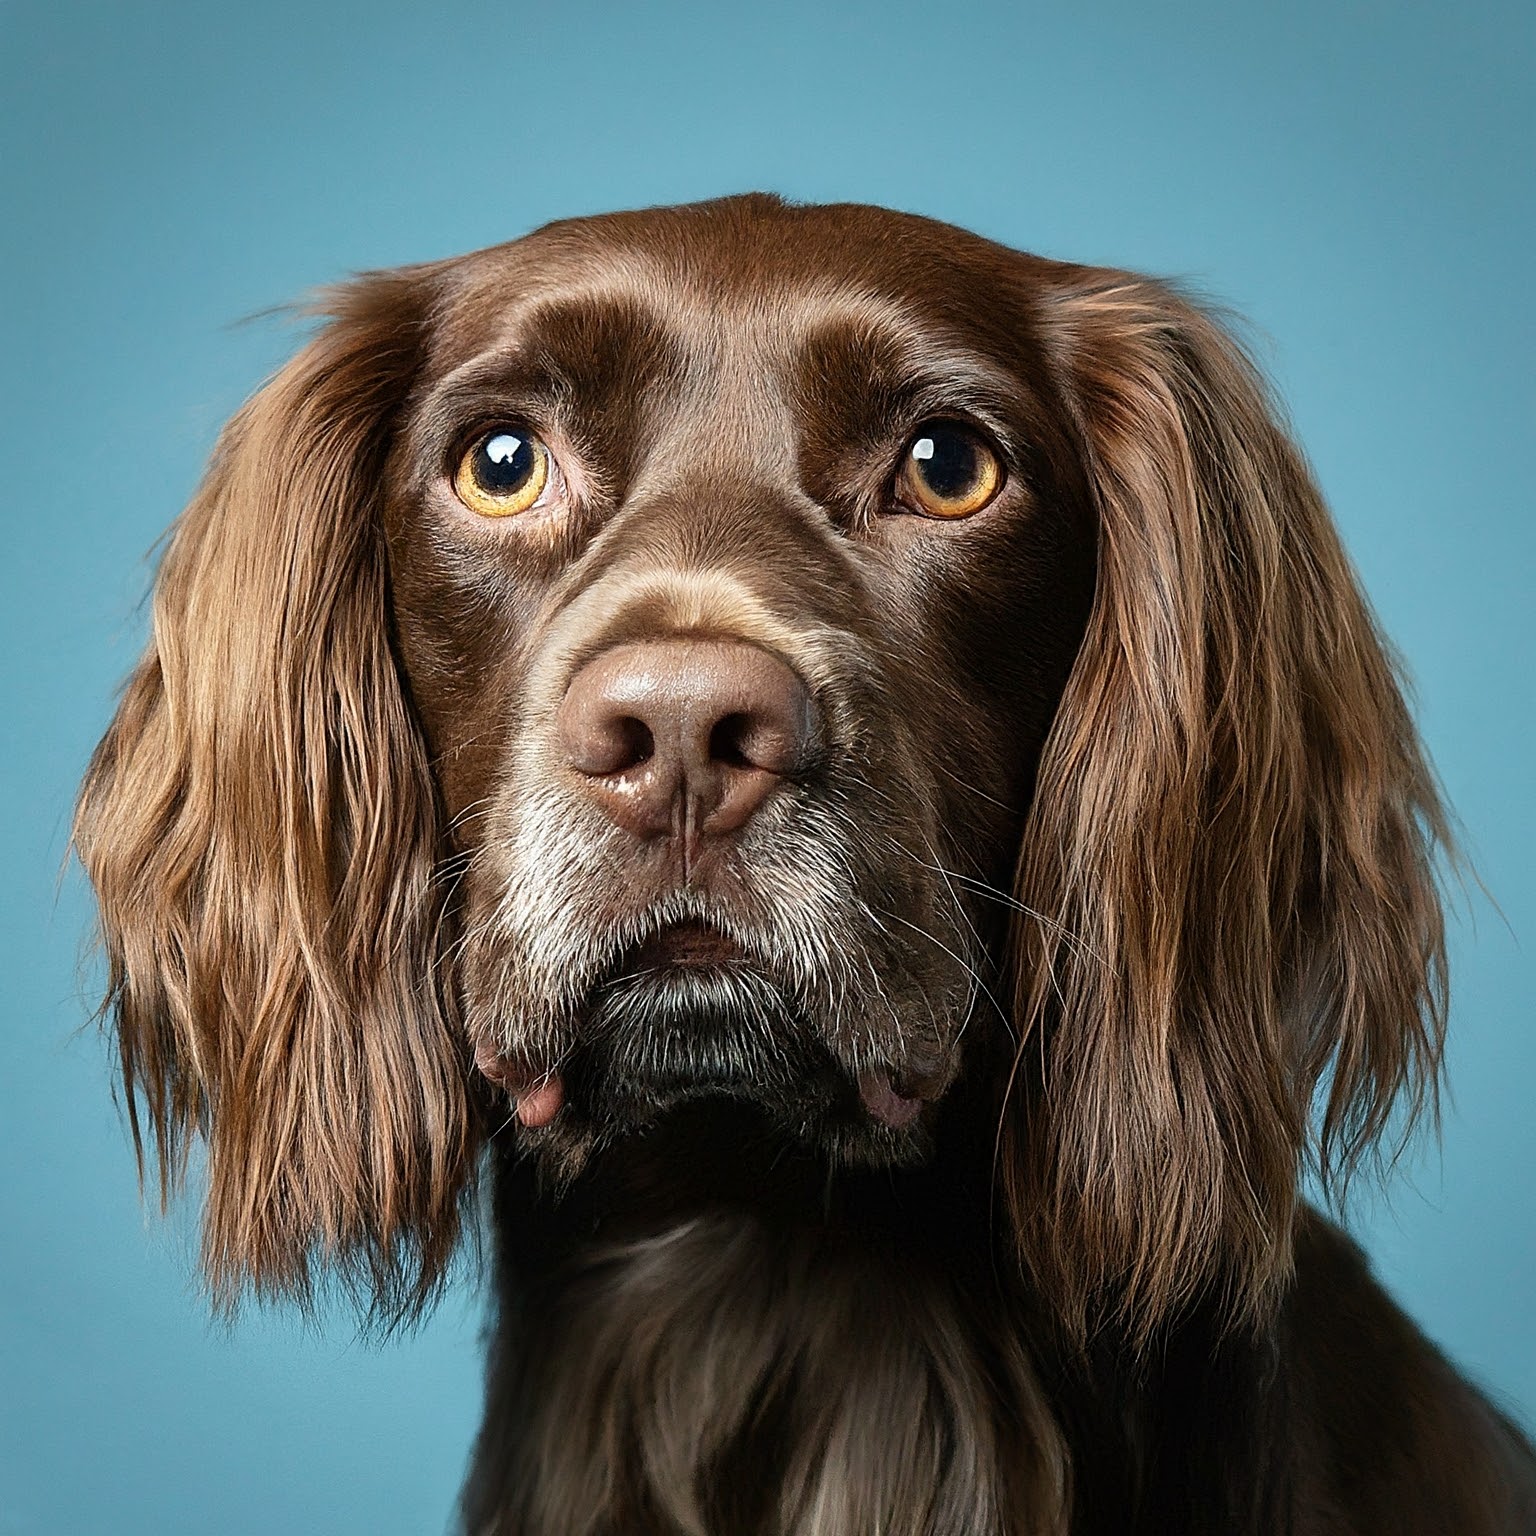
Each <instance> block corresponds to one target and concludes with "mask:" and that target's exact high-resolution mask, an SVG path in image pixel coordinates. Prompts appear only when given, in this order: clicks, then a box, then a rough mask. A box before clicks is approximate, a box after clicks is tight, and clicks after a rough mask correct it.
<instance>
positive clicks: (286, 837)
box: [75, 269, 473, 1314]
mask: <svg viewBox="0 0 1536 1536" xmlns="http://www.w3.org/2000/svg"><path fill="white" fill-rule="evenodd" d="M431 288H432V283H431V279H430V276H429V274H428V272H427V270H425V269H417V270H415V271H411V270H404V271H401V272H397V273H380V274H373V275H369V276H365V277H363V278H361V279H358V280H357V281H356V282H354V283H352V284H349V285H347V286H345V287H344V288H342V289H340V290H338V291H337V292H336V293H335V294H334V295H333V296H332V298H333V302H332V303H331V304H330V305H329V306H328V313H329V314H330V315H331V320H330V323H329V324H328V325H327V327H326V328H325V329H324V330H323V331H321V332H320V333H319V335H318V336H317V337H316V338H315V339H314V340H313V341H312V342H310V344H309V345H308V346H307V347H306V348H305V349H304V350H303V352H301V353H300V354H299V356H298V357H296V358H295V359H294V360H293V361H292V362H291V363H290V364H289V365H288V366H287V367H285V368H284V369H283V370H282V371H281V372H280V373H278V374H277V375H276V376H275V377H274V378H273V379H272V380H271V381H270V382H269V383H268V384H267V385H266V386H265V388H263V389H262V390H261V391H260V392H259V393H258V394H257V395H256V396H255V397H254V398H253V399H252V400H250V401H249V402H248V403H247V404H246V405H245V406H244V407H243V408H242V409H241V411H240V412H239V413H238V414H237V415H236V416H235V417H234V418H233V419H232V420H231V421H230V422H229V424H228V425H227V426H226V427H225V429H224V431H223V433H222V435H221V436H220V438H219V442H218V445H217V448H216V450H215V452H214V455H213V459H212V463H211V465H210V468H209V470H208V473H207V476H206V478H205V480H204V482H203V484H202V486H201V487H200V489H199V490H198V492H197V494H196V496H195V497H194V499H193V501H192V503H191V505H190V506H189V507H188V508H187V510H186V511H185V512H184V513H183V515H182V517H181V518H180V520H179V521H178V522H177V524H176V526H175V528H174V530H173V533H172V536H171V539H170V543H169V546H168V549H167V551H166V553H165V556H164V559H163V561H162V563H161V566H160V570H159V575H158V579H157V584H156V589H155V599H154V627H153V635H152V638H151V641H150V644H149V647H148V650H147V652H146V654H145V656H144V659H143V660H142V662H141V663H140V665H139V667H138V669H137V671H136V672H135V673H134V674H133V676H132V678H131V679H130V681H129V683H128V686H127V689H126V692H125V695H124V697H123V700H122V703H121V706H120V707H119V709H118V711H117V715H116V718H115V719H114V720H113V722H112V725H111V728H110V729H109V730H108V732H107V734H106V737H105V738H104V740H103V741H102V743H101V745H100V746H99V747H98V748H97V750H96V753H95V756H94V757H93V759H92V761H91V765H90V769H89V772H88V775H87V777H86V780H85V784H84V787H83V789H82V791H81V796H80V802H79V807H78V811H77V815H76V822H75V845H76V847H77V849H78V851H79V854H80V857H81V859H82V861H83V863H84V865H85V868H86V870H87V872H88V873H89V875H90V878H91V880H92V881H93V882H94V884H95V887H96V893H97V897H98V900H99V903H100V910H101V928H102V934H103V939H104V947H105V951H106V958H107V965H108V991H107V997H106V1002H105V1005H104V1009H105V1012H106V1013H107V1015H108V1016H109V1018H110V1019H111V1020H112V1022H114V1023H115V1026H116V1029H117V1036H118V1042H119V1045H120V1051H121V1060H122V1071H123V1077H124V1080H125V1083H126V1086H127V1091H128V1103H129V1113H130V1117H131V1120H132V1124H133V1131H134V1138H135V1143H136V1146H137V1147H138V1149H139V1155H140V1165H141V1169H142V1167H143V1159H144V1140H145V1135H144V1133H145V1129H146V1128H145V1126H144V1124H143V1120H144V1118H145V1117H146V1115H147V1122H148V1125H147V1130H148V1137H149V1139H150V1140H151V1141H152V1143H153V1148H154V1152H155V1154H156V1157H157V1160H158V1165H159V1177H160V1187H161V1192H162V1198H164V1196H165V1194H166V1192H167V1191H168V1190H169V1189H170V1188H171V1187H173V1186H174V1185H175V1183H176V1182H177V1180H178V1179H179V1177H180V1174H181V1171H182V1169H183V1166H184V1163H185V1158H186V1151H187V1143H188V1139H189V1137H190V1136H192V1135H194V1134H201V1135H202V1136H203V1137H204V1138H205V1139H206V1142H207V1147H208V1173H207V1177H208V1193H207V1207H206V1212H205V1219H204V1230H203V1257H204V1267H205V1270H206V1273H207V1275H208V1277H209V1280H210V1282H211V1284H212V1286H213V1288H214V1290H215V1293H216V1295H218V1296H219V1297H220V1298H221V1299H222V1300H225V1301H229V1300H231V1299H232V1298H233V1297H234V1296H235V1294H236V1293H237V1292H238V1291H239V1290H240V1289H241V1288H242V1287H243V1286H245V1285H247V1284H249V1285H250V1286H251V1287H253V1288H254V1289H255V1290H256V1291H257V1292H259V1293H266V1294H279V1293H287V1294H295V1295H298V1296H300V1297H301V1298H303V1297H307V1296H308V1295H309V1294H310V1292H311V1287H312V1284H313V1281H314V1280H315V1278H316V1277H317V1273H318V1271H319V1270H320V1269H328V1268H334V1269H335V1270H337V1271H339V1272H340V1273H342V1274H343V1275H344V1276H346V1277H347V1278H349V1279H352V1280H354V1281H357V1282H360V1285H361V1288H362V1289H363V1291H364V1292H365V1293H367V1294H368V1295H369V1296H370V1297H371V1298H372V1300H373V1301H374V1303H375V1304H376V1305H377V1306H379V1307H380V1308H381V1309H382V1310H383V1311H384V1312H385V1313H386V1314H398V1313H400V1312H402V1311H408V1310H410V1309H411V1308H412V1307H413V1306H414V1305H416V1304H419V1303H420V1302H421V1301H422V1300H424V1299H425V1297H426V1296H427V1295H428V1294H429V1292H430V1290H431V1288H432V1285H433V1283H434V1281H435V1280H436V1278H437V1277H439V1276H440V1275H441V1273H442V1270H443V1267H444V1265H445V1264H446V1262H447V1259H448V1257H449V1255H450V1253H451V1250H452V1248H453V1245H454V1242H455V1240H456V1236H457V1230H458V1211H459V1204H460V1197H461V1195H462V1193H463V1191H464V1189H465V1187H466V1184H467V1181H468V1178H469V1174H470V1169H471V1167H472V1162H473V1145H472V1142H473V1136H472V1131H471V1125H472V1116H471V1114H470V1112H469V1104H468V1100H467V1096H466V1087H465V1081H466V1079H465V1069H464V1064H463V1062H462V1060H461V1059H460V1058H461V1051H460V1047H459V1045H458V1044H457V1039H458V1037H457V1034H456V1032H455V1031H454V1030H453V1028H452V1027H451V1023H450V1018H449V1004H448V1002H447V1001H446V999H445V998H444V997H443V996H441V995H440V992H439V986H438V979H437V969H436V960H437V953H438V945H439V933H438V928H439V918H440V914H441V906H442V891H441V886H440V882H439V881H438V880H437V879H436V858H437V845H438V827H439V822H438V812H437V808H436V804H435V798H434V792H433V788H432V783H431V779H430V777H429V773H428V768H427V763H426V759H425V750H424V746H423V743H422V740H421V738H420V736H419V734H418V730H417V727H416V725H415V723H414V721H413V719H412V716H411V712H410V709H409V708H408V706H407V703H406V700H405V697H404V694H403V690H402V686H401V683H400V679H399V675H398V673H397V670H396V665H395V660H394V657H393V655H392V652H391V646H390V640H389V620H388V616H387V612H386V583H387V574H386V567H385V560H384V551H383V543H382V535H381V531H380V526H379V516H378V512H379V509H378V505H377V502H378V499H379V495H380V490H381V482H382V474H383V468H384V461H385V455H386V452H387V450H388V445H389V434H390V424H391V418H392V415H393V413H394V412H395V410H396V409H397V407H398V406H399V404H400V402H401V400H402V398H403V396H404V394H405V391H406V390H407V388H408V386H409V383H410V380H411V377H412V372H413V369H414V367H415V365H416V362H417V354H418V349H419V346H420V341H421V335H422V328H423V322H424V314H425V310H426V306H427V305H428V303H429V302H430V296H431Z"/></svg>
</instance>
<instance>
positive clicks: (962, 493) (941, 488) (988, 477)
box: [896, 421, 1003, 517]
mask: <svg viewBox="0 0 1536 1536" xmlns="http://www.w3.org/2000/svg"><path fill="white" fill-rule="evenodd" d="M1002 484H1003V466H1002V464H1001V463H1000V462H999V460H998V457H997V455H996V454H995V453H994V452H993V451H992V450H991V448H989V447H988V446H987V444H986V442H985V441H984V440H983V439H982V437H981V435H980V434H979V433H977V432H973V431H972V430H971V429H970V428H969V427H964V426H961V425H960V424H959V423H958V422H953V421H930V422H925V423H924V424H923V425H922V426H921V427H919V428H918V429H917V432H916V434H915V435H914V436H913V438H912V440H911V442H910V443H909V444H908V445H907V450H906V453H905V454H904V455H903V457H902V461H901V468H900V470H899V471H898V472H897V475H896V496H897V499H898V500H899V501H900V502H901V504H902V505H903V506H904V507H906V508H907V509H908V510H909V511H912V512H916V513H919V514H920V515H921V516H923V517H969V516H970V515H971V514H972V513H973V512H979V511H981V509H982V508H983V507H984V506H986V505H987V503H988V502H990V501H991V500H992V498H993V497H994V496H996V495H997V493H998V491H999V490H1001V489H1002Z"/></svg>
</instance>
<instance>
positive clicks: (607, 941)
mask: <svg viewBox="0 0 1536 1536" xmlns="http://www.w3.org/2000/svg"><path fill="white" fill-rule="evenodd" d="M706 231H707V233H708V238H707V239H705V238H701V236H702V235H703V234H704V233H705V232H706ZM1021 261H1022V259H1021V258H1017V257H1012V256H1008V255H1005V254H1004V253H1000V252H999V251H997V250H996V249H995V248H993V247H989V246H987V245H985V244H984V243H983V242H980V241H974V240H962V239H959V238H957V237H956V235H955V233H954V232H953V231H946V230H943V229H941V228H939V227H937V226H934V225H932V224H930V223H928V222H926V221H924V220H920V219H915V218H908V217H903V216H900V215H896V214H890V213H886V212H883V211H881V210H873V209H826V210H808V211H805V212H796V213H794V214H788V215H786V211H785V210H783V209H781V208H779V207H778V206H776V205H769V206H767V207H763V208H753V207H751V206H748V207H746V208H742V209H738V210H735V211H734V213H732V214H730V215H728V216H725V217H717V218H716V219H714V220H712V221H709V222H708V223H707V224H705V223H703V222H702V221H701V220H700V219H699V218H698V217H697V216H694V217H691V218H690V217H683V218H679V217H677V216H676V215H656V216H643V215H642V216H629V217H616V218H609V219H599V220H593V221H589V222H586V223H584V224H580V225H575V226H562V227H560V228H558V229H556V230H554V231H549V232H544V233H541V234H539V235H536V236H533V237H530V238H528V239H525V240H522V241H519V242H517V243H515V244H513V245H511V246H507V247H503V248H500V249H498V250H495V251H492V252H487V253H483V254H481V255H479V256H475V257H470V258H467V259H466V260H464V261H463V262H462V263H460V264H458V266H457V268H456V270H455V271H454V273H453V282H452V284H451V286H450V289H449V296H448V298H447V300H446V303H445V306H444V311H443V314H442V317H441V319H440V321H439V325H438V328H437V332H436V335H435V338H434V341H433V344H432V345H431V347H430V348H429V350H428V352H427V355H426V358H425V362H424V366H423V368H422V370H421V373H420V376H419V378H418V380H417V382H416V384H415V387H414V388H413V390H412V392H411V397H410V401H409V404H408V406H407V407H406V409H405V410H404V411H403V412H402V414H401V418H400V421H399V424H398V426H397V429H396V435H395V440H394V446H393V449H392V451H391V453H390V456H389V460H388V466H387V470H386V474H385V526H386V528H387V532H388V549H389V566H390V572H391V578H392V581H391V602H392V607H393V617H394V628H395V633H396V635H397V637H398V643H399V647H400V657H401V661H402V664H403V669H404V672H405V676H406V678H407V680H408V684H409V689H410V695H411V698H412V700H413V701H414V704H415V707H416V709H417V710H418V712H419V715H420V718H421V722H422V725H423V728H424V730H425V734H426V738H427V741H428V744H429V750H430V754H431V759H432V762H433V765H434V772H435V775H436V777H437V781H438V783H439V785H440V786H441V791H442V795H443V800H444V810H445V812H446V814H447V819H448V824H449V826H450V827H451V828H452V834H451V836H452V841H453V848H454V851H455V852H456V853H458V854H460V855H462V856H463V857H464V870H465V873H464V878H463V881H462V887H461V891H460V902H459V907H458V913H457V920H458V924H459V930H460V933H461V935H462V937H461V941H460V947H459V949H458V951H457V955H456V977H457V978H458V979H459V980H458V984H459V986H460V988H461V995H462V999H463V1018H464V1021H465V1024H466V1027H467V1029H468V1031H469V1034H470V1036H471V1039H472V1042H473V1048H474V1051H475V1055H476V1059H477V1061H478V1062H479V1064H480V1067H481V1069H482V1070H483V1071H484V1072H486V1073H487V1074H488V1075H489V1076H491V1077H492V1078H493V1079H494V1080H495V1081H497V1082H498V1083H499V1084H500V1085H501V1086H502V1087H504V1088H505V1089H506V1091H507V1092H508V1093H509V1094H510V1095H511V1096H512V1097H513V1098H514V1099H515V1100H516V1102H517V1106H518V1113H519V1116H520V1118H521V1120H522V1121H523V1123H524V1126H525V1128H527V1129H528V1130H529V1131H531V1132H534V1133H535V1135H534V1136H533V1137H532V1138H531V1139H533V1140H534V1141H535V1144H537V1145H539V1146H540V1147H541V1148H542V1149H543V1150H544V1151H545V1152H546V1153H548V1154H550V1155H552V1156H560V1157H562V1158H567V1159H569V1158H570V1157H572V1156H573V1155H577V1154H579V1152H580V1151H581V1150H582V1149H583V1148H584V1147H585V1146H587V1145H588V1144H589V1143H590V1142H591V1140H592V1139H593V1138H594V1137H598V1138H601V1137H605V1136H611V1135H613V1134H617V1133H621V1132H623V1131H625V1130H627V1129H631V1128H636V1127H638V1126H641V1125H643V1124H645V1123H647V1122H648V1121H649V1120H650V1119H652V1118H653V1117H654V1116H655V1115H656V1113H657V1112H658V1111H660V1110H664V1109H665V1108H667V1107H668V1106H670V1105H671V1104H673V1103H675V1102H677V1101H679V1100H680V1099H684V1098H688V1097H690V1096H694V1095H699V1094H722V1093H723V1094H730V1095H736V1096H741V1097H744V1098H747V1099H750V1100H752V1101H754V1103H755V1104H756V1105H757V1106H758V1107H759V1108H761V1109H763V1110H764V1111H766V1112H767V1113H768V1114H769V1115H770V1116H771V1117H772V1118H773V1119H774V1120H775V1121H776V1122H777V1123H779V1124H780V1125H781V1126H782V1127H784V1128H785V1129H787V1130H789V1131H790V1132H791V1133H792V1134H795V1135H797V1136H804V1137H809V1138H812V1139H814V1140H815V1141H816V1142H817V1143H818V1144H819V1145H822V1146H825V1147H826V1148H828V1149H829V1150H832V1151H835V1152H836V1153H838V1154H839V1155H848V1156H876V1157H886V1156H892V1155H901V1154H903V1153H904V1152H909V1151H911V1150H912V1149H914V1148H915V1147H916V1146H918V1145H919V1144H920V1140H921V1135H922V1120H923V1116H922V1113H921V1111H922V1106H923V1104H924V1103H925V1102H926V1101H929V1100H932V1099H934V1098H935V1097H937V1096H938V1095H939V1094H941V1093H942V1092H943V1091H944V1090H945V1088H946V1086H947V1085H948V1084H949V1082H950V1081H951V1079H952V1077H953V1076H954V1074H955V1071H956V1068H957V1051H958V1046H959V1043H960V1039H961V1035H962V1031H963V1030H964V1028H965V1026H966V1024H967V1021H968V1020H971V1019H972V1018H973V1017H974V1018H975V1019H976V1020H977V1028H978V1029H983V1030H987V1029H990V1030H994V1031H995V1030H996V1029H998V1028H999V1027H1000V1026H999V1024H998V1020H997V1014H996V1007H995V1004H994V1005H992V1008H991V1012H990V1014H989V1013H988V1011H987V1007H986V1005H985V1002H984V1000H985V998H986V997H987V996H988V994H989V993H990V992H991V991H992V989H993V988H995V987H996V985H997V975H996V971H995V969H994V966H993V963H992V955H991V954H990V953H989V946H988V944H987V943H986V942H985V936H986V935H991V936H992V937H993V939H994V941H995V937H996V935H997V933H998V932H999V931H1000V930H1001V927H1002V926H1003V925H1002V924H1000V923H999V921H998V919H999V917H1000V916H1003V915H1004V913H1003V908H1002V906H1000V903H1003V904H1005V903H1006V902H1007V900H1008V897H1007V895H1006V892H1007V891H1008V890H1009V888H1010V887H1011V884H1012V879H1013V868H1012V864H1013V859H1014V850H1015V849H1016V848H1017V846H1018V841H1019V831H1020V827H1021V825H1022V821H1023V816H1024V813H1025V810H1026V807H1027V805H1028V802H1029V797H1030V792H1031V788H1032V784H1033V778H1034V771H1035V765H1036V763H1037V761H1038V758H1039V753H1040V749H1041V745H1042V742H1043V740H1044V737H1045V733H1046V730H1047V728H1048V725H1049V722H1050V719H1051V714H1052V711H1053V709H1054V706H1055V703H1056V700H1057V699H1058V698H1059V696H1060V693H1061V690H1062V687H1063V684H1064V682H1065V679H1066V676H1067V671H1068V668H1069V666H1070V663H1071V660H1072V657H1073V655H1074V653H1075V651H1076V648H1077V646H1078V643H1079V641H1080V638H1081V635H1082V631H1083V626H1084V624H1085V622H1086V619H1087V613H1088V607H1089V603H1090V599H1091V593H1092V571H1093V524H1092V518H1091V513H1090V509H1089V507H1088V505H1087V497H1086V492H1085V487H1084V482H1083V477H1082V474H1081V471H1080V469H1078V468H1077V466H1078V465H1079V464H1080V455H1079V454H1078V453H1077V452H1076V451H1075V445H1074V444H1073V443H1072V442H1071V441H1070V439H1069V437H1068V435H1067V433H1066V432H1065V431H1064V429H1063V426H1062V421H1063V412H1062V409H1061V406H1060V402H1059V399H1058V398H1057V395H1056V392H1055V391H1056V386H1055V385H1054V383H1053V381H1052V378H1051V374H1050V371H1049V367H1048V365H1047V362H1046V360H1045V358H1044V356H1043V355H1042V343H1041V341H1040V339H1039V338H1038V336H1037V335H1036V334H1035V329H1034V326H1035V320H1034V317H1033V315H1032V313H1031V306H1030V304H1029V302H1028V298H1027V294H1026V293H1024V292H1022V291H1019V290H1018V289H1017V286H1016V282H1017V276H1018V273H1017V270H1016V269H1017V267H1018V265H1019V264H1020V263H1021ZM1010 278H1011V279H1013V283H1012V284H1010V282H1009V281H1008V280H1009V279H1010ZM991 947H992V948H995V942H994V945H993V946H991Z"/></svg>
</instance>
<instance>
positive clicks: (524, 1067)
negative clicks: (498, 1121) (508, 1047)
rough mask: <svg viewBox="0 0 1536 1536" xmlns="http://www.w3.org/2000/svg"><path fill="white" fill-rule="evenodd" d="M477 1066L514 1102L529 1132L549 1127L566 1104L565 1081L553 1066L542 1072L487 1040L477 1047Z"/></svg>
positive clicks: (479, 1042)
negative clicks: (541, 1127)
mask: <svg viewBox="0 0 1536 1536" xmlns="http://www.w3.org/2000/svg"><path fill="white" fill-rule="evenodd" d="M475 1067H476V1069H477V1070H478V1071H479V1072H480V1074H481V1075H482V1076H483V1077H484V1078H485V1079H486V1080H487V1081H488V1082H491V1083H494V1084H495V1085H496V1086H497V1087H498V1088H499V1089H500V1090H501V1091H502V1092H503V1093H504V1094H506V1095H507V1097H508V1098H509V1099H511V1100H512V1107H513V1110H514V1112H515V1113H516V1115H517V1118H518V1119H519V1120H520V1121H522V1123H523V1124H524V1125H525V1126H527V1127H528V1129H529V1130H537V1129H538V1128H539V1127H540V1126H545V1125H548V1124H549V1123H550V1121H552V1120H553V1119H554V1118H555V1116H556V1115H558V1114H559V1113H560V1111H561V1109H562V1108H563V1107H564V1105H565V1080H564V1078H562V1077H561V1075H560V1073H559V1072H558V1071H556V1070H555V1069H554V1068H552V1067H551V1068H545V1069H543V1070H540V1069H539V1068H537V1067H535V1066H534V1065H533V1064H532V1063H530V1062H527V1061H524V1060H520V1059H519V1058H517V1057H515V1056H511V1055H508V1054H507V1053H506V1052H505V1051H503V1050H501V1049H500V1048H499V1047H498V1046H496V1045H493V1044H492V1043H491V1042H490V1041H488V1040H480V1041H477V1042H476V1044H475Z"/></svg>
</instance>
